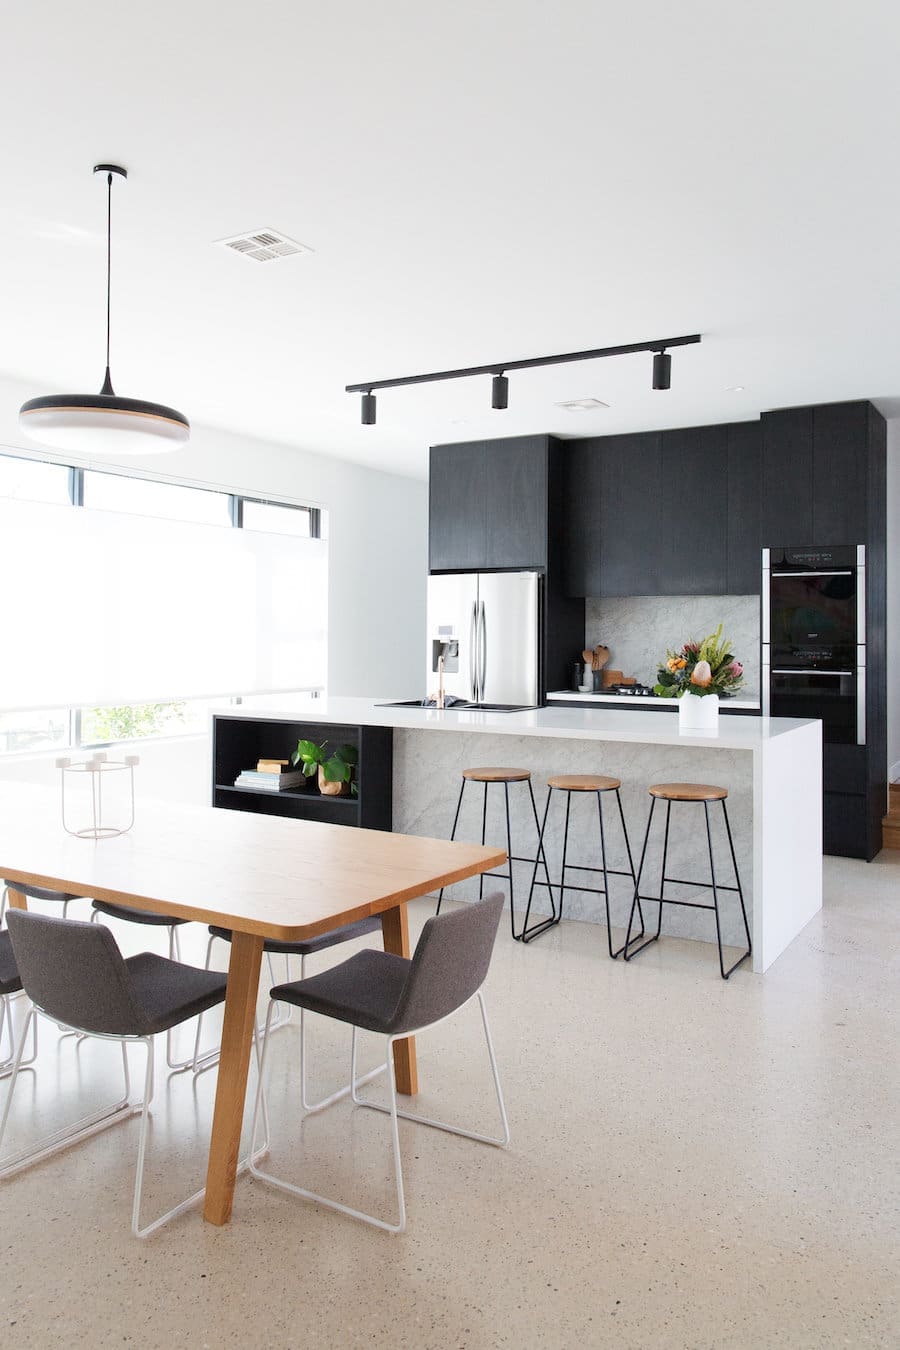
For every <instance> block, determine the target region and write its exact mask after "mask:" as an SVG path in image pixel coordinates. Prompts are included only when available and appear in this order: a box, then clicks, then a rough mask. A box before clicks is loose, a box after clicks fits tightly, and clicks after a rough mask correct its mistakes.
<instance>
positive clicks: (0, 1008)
mask: <svg viewBox="0 0 900 1350" xmlns="http://www.w3.org/2000/svg"><path fill="white" fill-rule="evenodd" d="M21 989H22V981H21V980H20V978H19V968H18V966H17V965H16V958H15V956H14V955H13V949H12V939H11V938H10V936H9V933H7V932H6V931H5V930H2V931H0V1078H3V1077H5V1076H6V1074H8V1073H10V1072H11V1071H12V1064H13V1057H14V1055H15V1037H14V1035H13V1019H12V1011H11V1009H10V1006H9V1000H10V997H11V995H12V994H18V993H20V992H21ZM4 1026H6V1027H8V1028H9V1054H8V1055H4V1054H3V1028H4ZM34 1026H36V1024H34V1025H33V1036H34V1040H33V1043H32V1049H31V1056H30V1058H29V1059H27V1060H23V1061H22V1062H23V1064H33V1063H34V1061H35V1059H36V1058H37V1031H36V1030H35V1029H34Z"/></svg>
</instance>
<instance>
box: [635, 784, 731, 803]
mask: <svg viewBox="0 0 900 1350" xmlns="http://www.w3.org/2000/svg"><path fill="white" fill-rule="evenodd" d="M647 791H648V792H649V793H650V796H651V797H660V798H661V799H662V800H663V801H665V802H721V801H724V800H725V798H726V797H727V796H728V789H727V788H723V787H713V786H712V785H711V784H709V783H654V784H653V786H652V787H650V788H648V789H647Z"/></svg>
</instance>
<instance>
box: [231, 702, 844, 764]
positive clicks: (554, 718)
mask: <svg viewBox="0 0 900 1350" xmlns="http://www.w3.org/2000/svg"><path fill="white" fill-rule="evenodd" d="M219 715H220V716H225V717H248V718H256V719H258V720H260V721H280V720H288V721H293V722H323V723H336V724H340V723H344V724H345V725H347V726H367V727H401V728H403V729H404V730H406V731H466V732H479V731H481V732H489V733H491V734H492V735H501V736H502V735H506V736H550V737H560V738H562V739H570V740H594V741H618V742H622V743H628V742H633V743H636V744H642V745H681V746H704V747H706V748H707V749H711V750H714V749H721V750H749V751H755V752H758V751H760V750H762V749H764V748H765V747H766V746H767V745H770V744H771V743H773V742H775V741H779V742H780V741H783V740H784V739H785V738H786V737H790V736H791V735H792V734H793V733H794V732H797V731H805V730H806V729H807V728H811V727H819V726H820V725H821V724H820V723H818V722H815V721H806V720H802V719H800V718H794V717H722V716H721V715H720V717H719V724H718V728H717V730H716V732H715V734H701V733H699V732H683V731H680V730H679V728H678V719H677V718H675V717H660V716H659V714H658V713H655V712H642V711H640V710H639V709H637V708H634V709H631V708H630V709H628V710H627V711H625V710H623V709H619V708H617V709H604V708H596V707H590V708H585V707H571V708H528V709H525V710H524V711H522V712H489V711H484V712H482V711H481V710H474V709H473V710H469V711H464V712H455V711H454V710H453V709H452V708H446V709H444V710H443V711H438V709H436V708H391V707H385V706H383V704H382V702H381V701H380V700H375V699H370V698H323V699H316V700H314V701H313V705H312V706H309V704H307V705H305V706H303V707H300V706H297V705H295V706H291V702H290V700H289V699H286V700H285V705H284V707H280V708H265V709H263V708H257V709H254V708H229V709H228V710H227V711H225V710H222V711H220V712H219Z"/></svg>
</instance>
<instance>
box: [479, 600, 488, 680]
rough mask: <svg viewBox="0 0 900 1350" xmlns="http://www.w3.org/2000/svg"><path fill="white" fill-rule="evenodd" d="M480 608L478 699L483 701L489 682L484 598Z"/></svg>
mask: <svg viewBox="0 0 900 1350" xmlns="http://www.w3.org/2000/svg"><path fill="white" fill-rule="evenodd" d="M480 608H481V623H480V626H479V632H480V636H481V663H480V673H479V677H478V701H479V703H483V702H484V690H485V685H486V683H487V617H486V611H485V608H484V601H483V600H482V601H480Z"/></svg>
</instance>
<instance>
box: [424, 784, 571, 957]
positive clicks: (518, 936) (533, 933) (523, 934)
mask: <svg viewBox="0 0 900 1350" xmlns="http://www.w3.org/2000/svg"><path fill="white" fill-rule="evenodd" d="M467 783H483V784H484V799H483V802H482V807H481V842H482V844H483V843H484V841H485V838H486V836H487V804H488V788H489V787H490V786H491V784H492V783H502V784H503V796H504V805H505V807H506V854H507V859H508V863H509V871H508V872H482V874H481V876H480V877H479V878H478V899H479V900H481V899H482V898H483V896H484V883H485V880H486V878H487V877H496V878H497V879H498V880H500V881H508V882H509V927H510V931H511V933H512V935H513V938H514V939H515V941H516V942H530V941H531V939H532V938H536V937H537V936H538V934H539V933H543V932H545V931H546V930H547V929H548V928H550V927H551V926H552V925H553V924H554V923H558V922H559V918H558V917H557V914H556V902H555V901H554V899H553V887H552V886H551V885H550V872H549V869H548V867H547V859H546V857H545V856H544V845H543V840H542V838H541V830H540V826H539V824H538V813H537V806H536V805H535V800H534V789H533V788H532V786H531V770H530V769H496V768H487V769H463V771H462V783H461V784H460V788H459V797H458V798H457V801H456V815H455V816H454V817H453V829H452V830H451V831H450V838H451V840H452V839H455V838H456V827H457V825H458V824H459V813H460V808H461V807H462V803H463V796H464V794H465V791H466V784H467ZM510 783H527V784H528V795H529V797H530V798H531V814H532V816H533V817H534V828H535V832H536V833H537V837H538V856H537V857H535V858H521V857H518V856H517V855H516V854H514V853H513V851H512V827H511V825H510V822H509V785H510ZM514 862H527V863H534V872H533V873H532V878H531V890H529V892H528V911H527V912H526V915H525V922H524V924H523V925H522V928H521V930H520V931H519V932H518V933H517V932H516V920H515V903H514V902H515V893H514V890H513V875H512V874H513V863H514ZM539 862H543V864H544V876H545V878H546V880H544V881H535V877H536V876H537V868H538V863H539ZM535 886H546V888H547V890H548V891H549V892H550V906H551V909H552V917H551V918H550V919H547V920H542V921H541V923H538V924H534V925H533V926H532V927H531V928H529V927H528V914H529V913H530V912H531V894H532V891H533V890H534V888H535ZM443 899H444V887H443V886H442V887H441V889H440V891H439V892H438V902H437V909H436V910H435V914H440V912H441V904H442V903H443Z"/></svg>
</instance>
